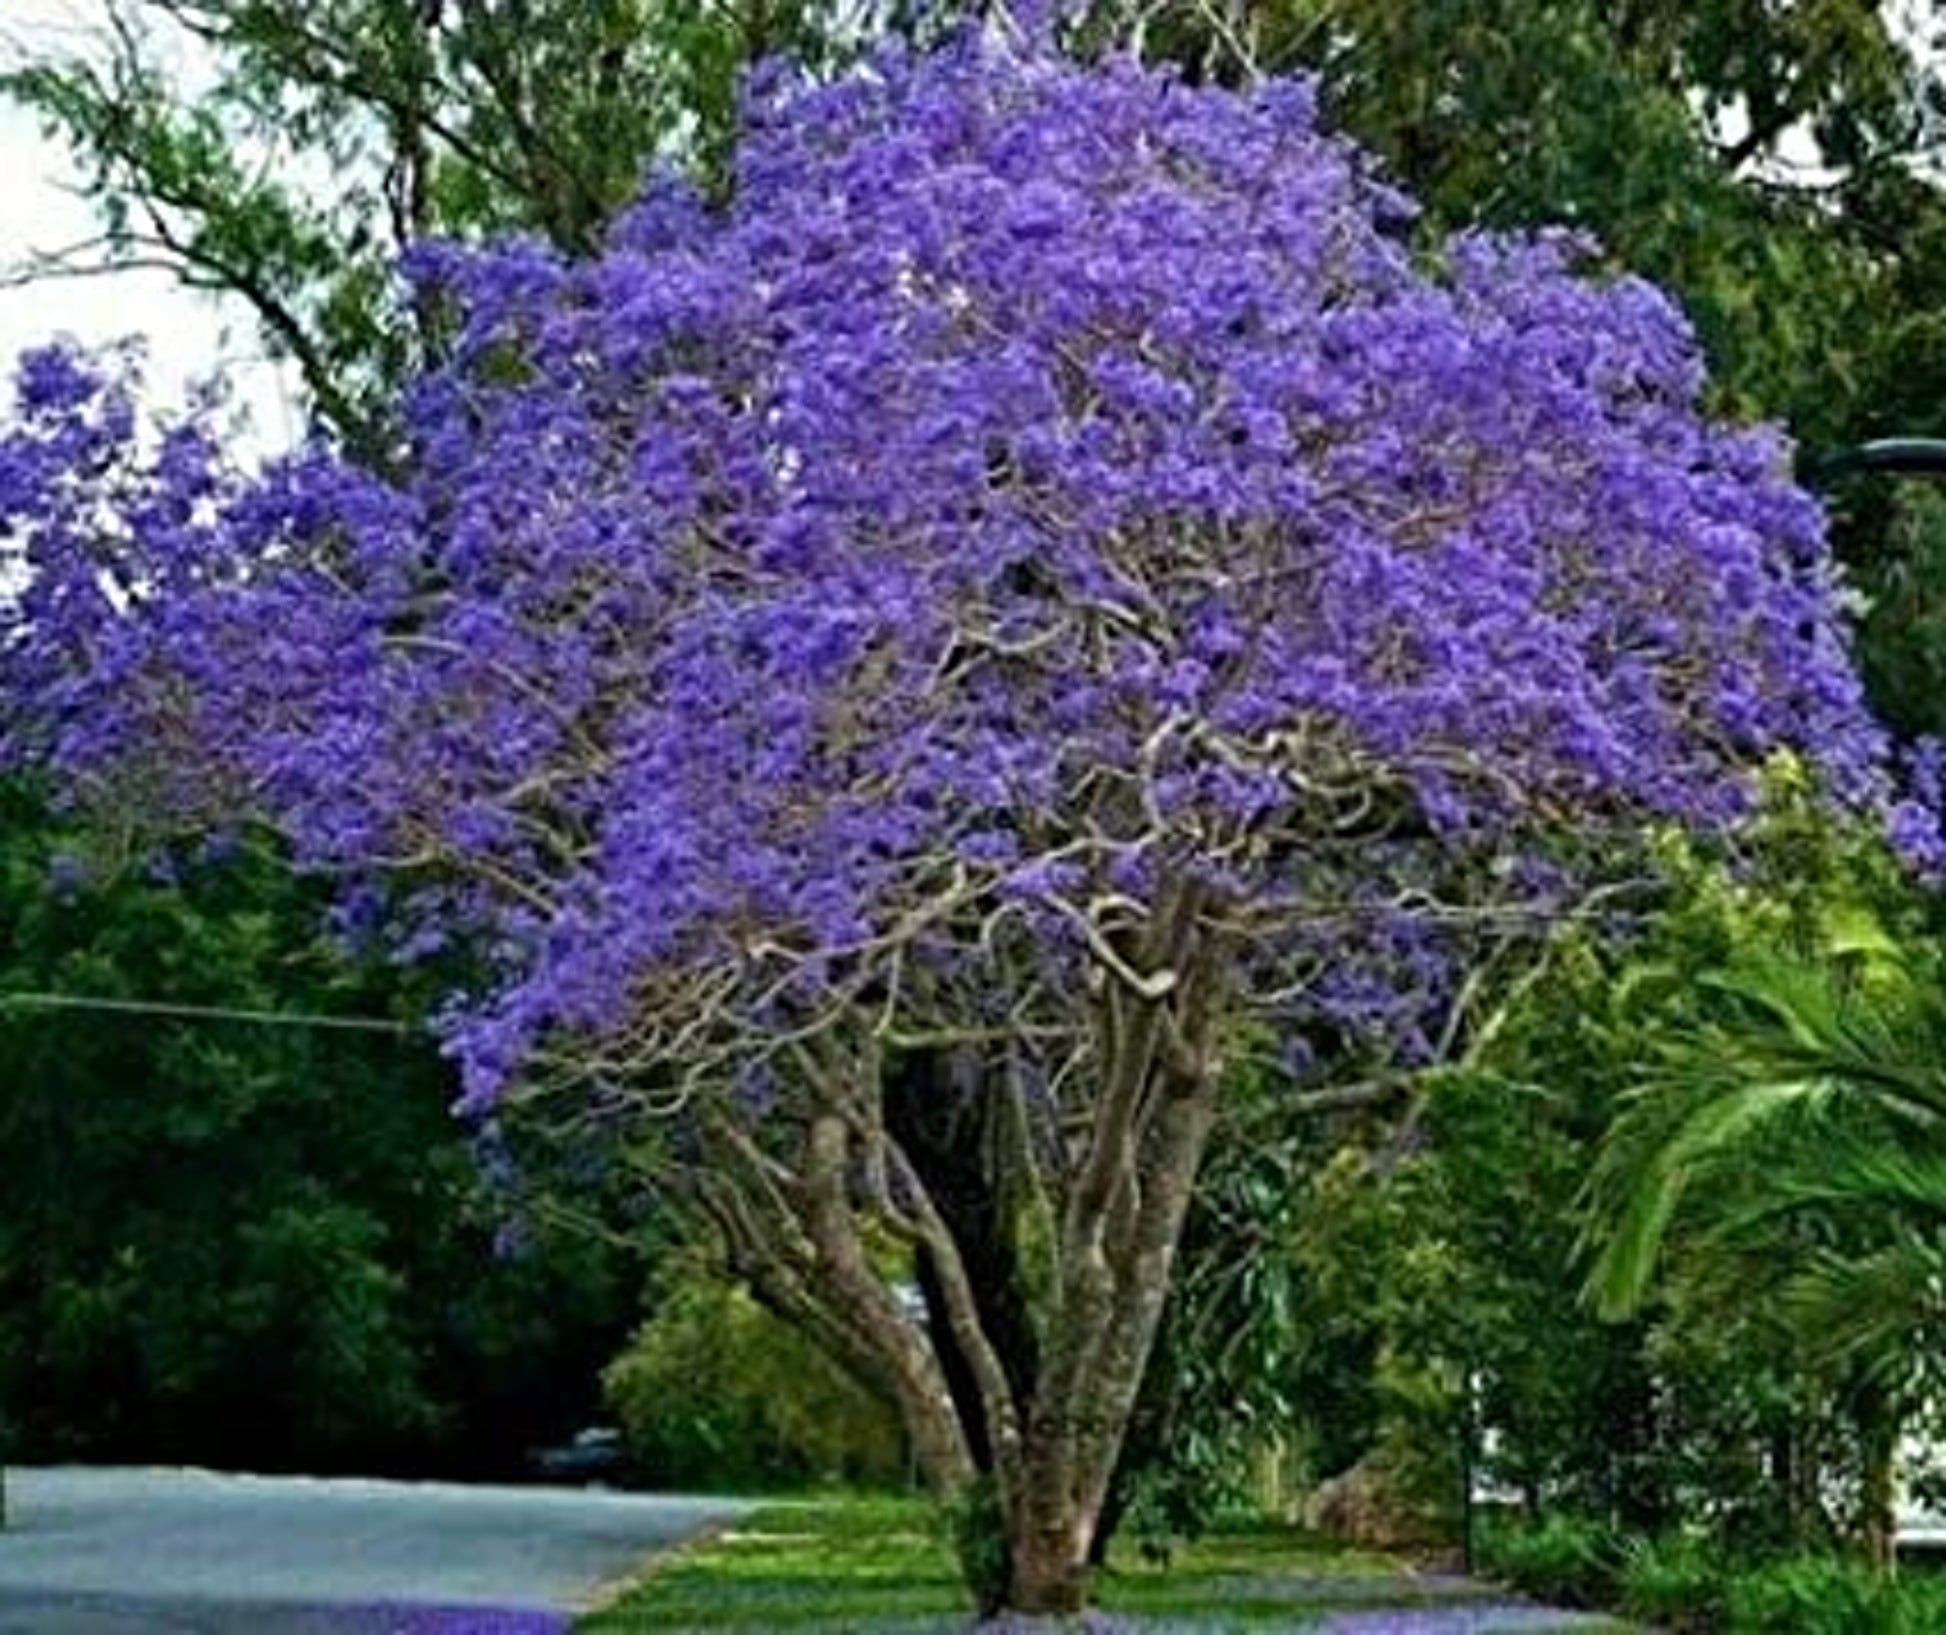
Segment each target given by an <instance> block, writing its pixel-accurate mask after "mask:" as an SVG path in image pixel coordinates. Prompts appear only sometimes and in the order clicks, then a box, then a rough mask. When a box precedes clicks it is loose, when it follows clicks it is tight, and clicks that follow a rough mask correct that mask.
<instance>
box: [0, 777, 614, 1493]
mask: <svg viewBox="0 0 1946 1635" xmlns="http://www.w3.org/2000/svg"><path fill="white" fill-rule="evenodd" d="M98 842H99V837H98V836H93V837H91V836H89V835H87V834H83V833H77V832H76V831H75V830H73V829H72V828H71V827H69V826H66V825H63V824H61V823H59V822H57V821H56V820H54V819H53V818H51V817H50V816H49V815H48V814H47V813H46V812H45V811H44V810H43V809H42V808H41V807H40V806H39V805H38V804H37V803H36V801H35V800H34V799H33V798H32V797H31V796H30V795H29V794H27V793H25V792H23V791H19V790H9V791H6V792H5V793H4V795H0V1170H4V1173H5V1174H6V1177H7V1182H6V1194H7V1207H6V1209H5V1210H4V1211H0V1403H4V1404H6V1406H7V1409H8V1416H9V1420H10V1424H11V1430H12V1448H13V1456H14V1457H24V1458H64V1459H65V1458H112V1459H124V1460H128V1459H140V1460H171V1461H173V1460H189V1459H193V1460H198V1461H204V1462H210V1463H238V1464H246V1465H251V1466H257V1467H265V1466H270V1467H292V1466H298V1467H305V1468H362V1469H391V1470H412V1469H443V1470H448V1471H455V1472H464V1471H476V1472H487V1471H493V1472H498V1473H503V1474H504V1473H507V1472H510V1471H512V1470H515V1469H518V1468H519V1466H520V1463H521V1458H522V1454H523V1451H524V1448H525V1446H526V1445H527V1444H529V1443H531V1442H534V1441H539V1440H542V1439H544V1438H547V1437H550V1436H553V1435H556V1434H559V1433H560V1432H562V1431H563V1430H565V1429H567V1428H569V1427H571V1426H573V1425H574V1424H576V1423H579V1422H581V1421H582V1420H583V1419H584V1418H585V1416H587V1415H588V1414H589V1413H590V1412H592V1411H593V1410H594V1408H595V1406H596V1404H597V1400H598V1399H597V1395H596V1374H597V1371H598V1369H599V1367H600V1365H601V1363H602V1362H603V1361H604V1360H605V1359H606V1357H607V1356H608V1355H609V1354H611V1352H612V1350H613V1348H614V1346H615V1345H616V1344H618V1343H619V1341H620V1339H621V1337H622V1335H623V1334H624V1333H625V1332H626V1327H627V1325H628V1323H629V1322H630V1320H631V1317H632V1315H633V1310H634V1300H635V1295H636V1279H637V1277H638V1276H639V1273H637V1272H636V1271H634V1270H633V1269H632V1263H631V1261H630V1260H629V1259H628V1258H626V1257H624V1256H622V1255H620V1254H618V1253H617V1252H616V1251H614V1250H612V1249H610V1248H608V1247H606V1246H605V1245H603V1244H602V1243H601V1242H600V1241H598V1240H593V1239H590V1238H588V1237H586V1236H584V1235H578V1234H570V1233H566V1232H563V1231H561V1230H560V1229H558V1228H557V1227H555V1226H553V1225H551V1224H550V1223H549V1221H548V1220H547V1219H545V1218H537V1217H534V1216H533V1215H532V1214H531V1212H530V1213H529V1214H527V1215H526V1216H525V1217H523V1216H521V1215H520V1214H517V1213H516V1211H517V1210H518V1208H519V1206H520V1200H519V1199H517V1198H514V1197H510V1196H507V1195H505V1194H504V1193H498V1194H497V1193H496V1192H495V1191H494V1190H493V1189H492V1188H491V1186H490V1184H489V1181H488V1180H487V1179H486V1178H485V1177H486V1176H487V1174H488V1171H487V1170H486V1169H484V1168H483V1167H482V1165H481V1163H480V1161H479V1159H480V1155H479V1153H478V1152H477V1151H476V1150H475V1147H474V1145H473V1144H472V1143H470V1142H469V1140H468V1139H467V1137H466V1136H465V1134H464V1133H463V1132H462V1131H461V1130H460V1129H459V1128H458V1127H457V1126H456V1125H455V1124H454V1122H453V1121H452V1119H451V1117H450V1115H449V1113H448V1111H447V1108H448V1105H449V1103H450V1101H451V1098H452V1095H453V1093H454V1092H453V1086H452V1083H451V1078H450V1074H449V1072H448V1069H447V1067H446V1065H445V1064H444V1063H443V1062H442V1061H440V1059H439V1058H438V1057H437V1056H436V1055H435V1054H434V1053H433V1051H432V1050H431V1048H430V1046H429V1045H428V1044H426V1043H425V1042H423V1040H422V1039H421V1038H419V1037H417V1036H415V1034H414V1033H412V1032H411V1031H409V1030H408V1028H407V1027H406V1026H405V1025H404V1024H405V1023H407V1022H408V1021H409V1020H410V1018H411V1001H412V997H413V996H412V994H411V992H410V990H409V989H408V990H406V991H403V992H402V991H401V985H400V983H399V980H398V975H397V973H396V972H395V971H392V970H390V969H388V968H386V967H385V966H383V965H374V964H372V963H370V962H364V963H360V962H356V961H352V960H349V959H347V958H345V957H342V956H341V955H340V954H339V953H338V952H337V951H336V950H335V949H334V948H333V947H332V946H331V945H330V944H329V943H327V942H326V940H325V939H324V938H323V937H322V936H321V934H320V925H321V921H322V904H321V903H320V902H319V901H318V900H317V898H316V893H315V892H314V891H313V890H311V889H310V888H302V887H299V886H297V885H295V884H294V883H293V882H292V880H291V878H290V877H289V876H288V875H287V874H286V872H285V871H284V869H283V868H282V866H281V864H280V863H279V861H278V860H277V859H276V858H274V857H272V856H269V855H267V854H265V853H264V852H262V851H261V850H259V849H257V848H255V847H253V846H252V845H250V844H247V843H243V844H239V846H238V847H237V848H236V849H235V850H234V851H233V852H232V853H231V854H229V855H226V856H224V857H221V858H209V859H184V860H182V861H180V862H179V863H174V864H172V863H168V862H165V861H163V860H161V859H159V858H158V859H157V860H155V861H153V862H150V863H147V864H143V865H134V864H122V865H120V866H117V865H116V863H115V860H114V859H113V858H111V857H108V856H107V855H105V854H104V853H103V852H102V851H101V849H100V847H99V844H98ZM23 994H27V995H56V996H77V997H86V998H92V999H99V1000H106V1001H109V1002H111V1003H113V1002H122V1003H127V1004H131V1005H134V1006H137V1007H138V1008H137V1009H136V1010H133V1011H131V1012H127V1013H117V1012H114V1011H102V1010H93V1009H86V1008H62V1007H57V1006H50V1005H47V1004H44V1003H40V1002H30V1003H23V1002H21V1001H20V1000H18V999H16V998H13V997H11V996H17V995H23ZM156 1001H163V1002H166V1003H168V1004H173V1005H188V1006H205V1007H212V1008H217V1009H222V1010H228V1011H245V1012H250V1011H265V1012H272V1013H302V1014H305V1015H308V1016H311V1017H315V1018H320V1019H322V1020H320V1021H319V1022H315V1023H307V1024H306V1025H303V1026H273V1025H265V1024H264V1023H262V1022H259V1021H251V1020H227V1021H226V1020H221V1019H216V1018H210V1017H196V1018H185V1017H180V1016H171V1015H168V1014H160V1015H158V1014H152V1013H145V1012H144V1011H142V1010H141V1009H139V1007H140V1006H141V1005H143V1004H145V1003H149V1002H156ZM353 1018H375V1019H377V1020H379V1021H380V1023H381V1024H383V1023H384V1022H385V1021H387V1020H388V1019H391V1018H397V1020H398V1022H399V1023H400V1024H401V1025H400V1026H399V1027H398V1028H397V1029H396V1030H395V1031H386V1030H385V1029H384V1027H383V1026H382V1025H381V1027H380V1028H378V1029H375V1030H367V1029H352V1028H347V1027H343V1026H331V1025H329V1023H330V1021H332V1020H334V1019H335V1020H338V1021H344V1020H346V1019H353ZM523 1222H524V1224H523ZM516 1235H518V1236H519V1237H520V1241H519V1242H518V1243H516V1242H515V1241H514V1239H515V1237H516ZM496 1240H498V1248H499V1251H500V1252H499V1253H496Z"/></svg>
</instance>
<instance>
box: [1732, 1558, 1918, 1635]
mask: <svg viewBox="0 0 1946 1635" xmlns="http://www.w3.org/2000/svg"><path fill="white" fill-rule="evenodd" d="M1728 1612H1729V1617H1728V1620H1727V1625H1726V1627H1727V1628H1729V1629H1730V1630H1732V1631H1736V1632H1738V1635H1759V1632H1761V1635H1937V1632H1938V1631H1940V1630H1946V1580H1941V1579H1938V1578H1933V1577H1928V1576H1925V1575H1920V1576H1917V1577H1900V1578H1888V1577H1885V1576H1883V1575H1881V1574H1878V1573H1874V1572H1872V1571H1871V1570H1870V1569H1869V1568H1867V1567H1864V1566H1862V1565H1860V1564H1859V1563H1857V1562H1852V1561H1839V1560H1836V1559H1834V1558H1832V1557H1829V1556H1798V1557H1794V1558H1792V1559H1790V1560H1787V1561H1778V1562H1774V1563H1772V1564H1771V1565H1769V1566H1767V1567H1761V1568H1758V1569H1756V1570H1755V1571H1752V1572H1749V1573H1747V1574H1745V1575H1743V1576H1741V1577H1739V1578H1738V1579H1736V1580H1735V1581H1734V1582H1733V1583H1732V1584H1731V1586H1730V1594H1729V1606H1728Z"/></svg>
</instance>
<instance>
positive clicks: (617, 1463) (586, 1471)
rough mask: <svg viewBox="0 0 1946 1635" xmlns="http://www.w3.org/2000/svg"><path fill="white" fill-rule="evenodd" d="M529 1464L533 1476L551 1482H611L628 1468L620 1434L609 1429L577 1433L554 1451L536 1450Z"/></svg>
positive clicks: (587, 1430) (602, 1427) (600, 1426)
mask: <svg viewBox="0 0 1946 1635" xmlns="http://www.w3.org/2000/svg"><path fill="white" fill-rule="evenodd" d="M528 1462H529V1464H531V1465H532V1467H533V1470H534V1474H535V1475H537V1476H540V1477H543V1478H544V1479H545V1480H547V1481H550V1482H612V1481H616V1480H618V1479H619V1478H620V1477H621V1476H622V1475H623V1474H624V1473H625V1472H626V1470H627V1468H628V1458H627V1455H626V1454H625V1453H624V1452H623V1451H622V1433H621V1432H620V1431H618V1430H615V1429H614V1428H613V1427H612V1426H608V1425H591V1426H590V1427H589V1428H588V1429H586V1430H584V1431H576V1432H575V1434H574V1435H573V1436H572V1437H570V1438H569V1439H568V1440H567V1441H565V1442H563V1443H561V1444H560V1445H559V1446H557V1447H552V1448H536V1449H535V1450H534V1451H533V1452H532V1453H531V1454H529V1455H528Z"/></svg>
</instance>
